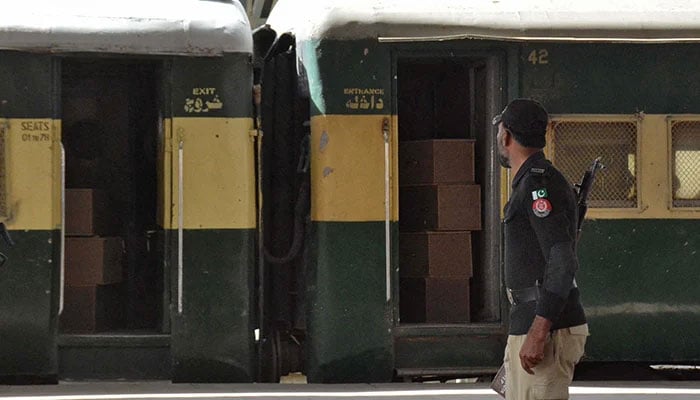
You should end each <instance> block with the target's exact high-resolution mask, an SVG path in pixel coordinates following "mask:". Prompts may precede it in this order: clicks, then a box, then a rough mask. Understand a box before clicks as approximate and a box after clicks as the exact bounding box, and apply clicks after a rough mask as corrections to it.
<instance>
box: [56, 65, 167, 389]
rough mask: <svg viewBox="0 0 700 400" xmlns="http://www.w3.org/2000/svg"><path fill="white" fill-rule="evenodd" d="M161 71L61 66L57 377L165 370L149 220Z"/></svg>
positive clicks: (157, 248) (159, 274)
mask: <svg viewBox="0 0 700 400" xmlns="http://www.w3.org/2000/svg"><path fill="white" fill-rule="evenodd" d="M161 69H162V68H161V64H160V63H157V62H148V61H127V60H126V59H96V58H91V59H73V58H66V59H63V60H62V64H61V90H60V92H61V120H62V142H63V147H64V149H65V150H64V151H65V179H64V184H65V187H64V199H65V219H64V237H63V240H64V248H65V255H64V270H65V273H64V282H63V288H62V290H63V296H62V301H63V309H62V313H61V316H60V324H59V359H60V364H59V374H60V376H61V377H62V378H72V377H78V378H125V377H127V378H128V377H139V378H165V377H167V376H168V374H169V360H168V336H167V335H165V334H164V332H166V331H167V329H168V317H167V306H166V305H167V297H166V290H165V285H164V282H165V276H164V263H163V261H164V260H163V244H162V241H161V240H159V239H160V238H161V237H162V235H159V234H158V232H160V231H162V229H161V228H159V226H158V223H157V220H156V219H157V218H156V216H157V213H158V212H159V211H162V210H161V208H162V207H163V205H162V204H158V202H157V197H158V196H157V188H158V180H159V177H158V173H157V155H158V151H157V148H158V146H159V141H160V140H161V139H160V138H161V135H162V132H161V129H160V128H159V120H160V118H159V113H161V112H162V110H161V109H160V106H161V104H162V102H161V101H160V99H161V94H160V93H159V91H158V82H159V73H160V71H161ZM87 359H90V360H91V362H90V363H88V362H86V360H87ZM125 374H126V376H125ZM129 374H133V375H134V376H128V375H129Z"/></svg>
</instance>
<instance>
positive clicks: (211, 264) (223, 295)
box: [170, 229, 256, 382]
mask: <svg viewBox="0 0 700 400" xmlns="http://www.w3.org/2000/svg"><path fill="white" fill-rule="evenodd" d="M170 235H171V237H172V236H174V237H177V232H172V231H171V232H170ZM254 242H255V231H254V230H252V229H251V230H233V229H231V230H188V231H185V232H184V235H183V243H184V245H183V249H184V255H183V292H182V294H183V297H182V298H183V302H182V303H183V310H182V311H183V312H182V314H179V313H178V300H177V298H178V296H177V263H176V262H171V263H170V264H171V266H170V270H171V273H170V276H171V282H172V285H171V288H172V289H171V293H172V296H171V310H170V315H171V320H172V327H171V330H172V331H171V346H172V349H171V352H172V357H173V381H176V382H251V381H253V379H254V378H255V371H256V369H255V367H254V356H255V346H254V345H255V344H254V335H253V330H254V313H253V307H254V306H253V288H254V286H253V280H254V276H255V275H254V272H255V271H254V256H255V253H254ZM170 254H171V257H172V258H171V260H173V261H176V260H177V257H176V254H177V248H176V247H175V248H173V249H172V250H171V253H170Z"/></svg>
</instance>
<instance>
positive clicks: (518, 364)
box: [493, 99, 588, 400]
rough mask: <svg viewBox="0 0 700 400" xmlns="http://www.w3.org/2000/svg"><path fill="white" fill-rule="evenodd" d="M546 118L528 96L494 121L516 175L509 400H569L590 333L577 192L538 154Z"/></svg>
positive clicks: (509, 239) (509, 256)
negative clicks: (579, 278)
mask: <svg viewBox="0 0 700 400" xmlns="http://www.w3.org/2000/svg"><path fill="white" fill-rule="evenodd" d="M547 122H548V115H547V111H546V110H545V109H544V107H542V105H541V104H539V103H538V102H536V101H534V100H530V99H516V100H513V101H512V102H510V103H509V104H508V105H507V106H506V108H505V109H504V110H503V112H502V113H501V114H499V115H497V116H496V117H494V119H493V124H494V125H497V126H498V135H497V141H498V152H499V156H500V157H499V161H500V163H501V165H503V166H504V167H505V168H512V172H513V174H515V176H514V178H513V186H512V194H511V196H510V200H509V201H508V203H507V204H506V206H505V210H504V221H503V222H504V235H505V280H506V287H507V288H506V291H507V296H508V300H509V301H510V303H511V310H510V327H509V331H508V342H507V345H506V350H505V355H504V364H505V368H506V399H507V400H515V399H568V398H569V385H570V384H571V381H572V379H573V374H574V366H575V365H576V363H578V361H579V360H580V358H581V357H582V355H583V350H584V346H585V343H586V337H587V336H588V325H587V324H586V316H585V314H584V312H583V306H582V305H581V301H580V300H579V290H578V287H577V286H576V280H575V279H574V274H575V273H576V270H577V269H578V260H577V257H576V230H577V229H576V226H577V218H578V214H577V209H576V195H575V193H574V190H573V187H572V186H571V185H570V184H569V183H568V182H567V180H566V178H565V177H564V176H563V175H562V174H561V172H559V171H558V170H557V169H556V168H554V166H552V164H551V162H549V161H548V160H546V159H545V157H544V153H543V152H542V148H544V146H545V132H546V129H547Z"/></svg>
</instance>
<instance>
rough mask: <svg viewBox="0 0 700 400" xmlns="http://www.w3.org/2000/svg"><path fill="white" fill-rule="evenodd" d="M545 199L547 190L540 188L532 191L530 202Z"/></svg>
mask: <svg viewBox="0 0 700 400" xmlns="http://www.w3.org/2000/svg"><path fill="white" fill-rule="evenodd" d="M546 198H547V189H545V188H542V189H537V190H533V191H532V200H537V199H546Z"/></svg>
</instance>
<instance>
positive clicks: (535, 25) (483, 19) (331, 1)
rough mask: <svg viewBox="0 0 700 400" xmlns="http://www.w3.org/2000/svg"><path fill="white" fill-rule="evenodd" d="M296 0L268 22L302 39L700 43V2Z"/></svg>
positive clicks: (285, 1) (281, 4) (284, 0)
mask: <svg viewBox="0 0 700 400" xmlns="http://www.w3.org/2000/svg"><path fill="white" fill-rule="evenodd" d="M294 1H295V0H279V1H278V3H277V5H276V6H275V9H273V12H272V14H271V15H270V18H268V20H267V23H268V24H270V25H271V27H272V28H273V29H275V30H276V31H278V32H287V31H289V32H293V33H295V34H296V35H297V38H298V39H299V40H307V39H318V38H331V39H362V38H367V39H379V40H380V41H382V42H408V41H434V40H437V41H444V40H458V39H466V38H476V39H494V40H516V41H517V40H542V41H545V40H546V41H590V42H635V43H637V42H638V43H667V42H700V2H697V1H693V0H636V1H632V0H587V1H586V2H577V3H579V4H570V3H571V1H570V0H471V1H465V0H432V1H425V0H422V1H420V0H354V1H353V2H347V1H344V0H306V1H308V2H309V4H308V5H307V4H305V6H304V7H303V8H302V7H294ZM583 3H585V4H583ZM309 10H314V11H313V12H309Z"/></svg>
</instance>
